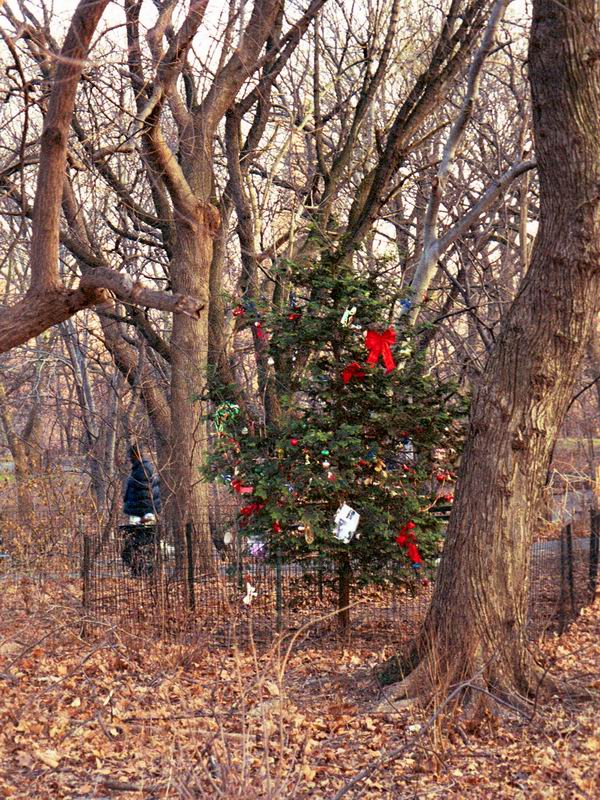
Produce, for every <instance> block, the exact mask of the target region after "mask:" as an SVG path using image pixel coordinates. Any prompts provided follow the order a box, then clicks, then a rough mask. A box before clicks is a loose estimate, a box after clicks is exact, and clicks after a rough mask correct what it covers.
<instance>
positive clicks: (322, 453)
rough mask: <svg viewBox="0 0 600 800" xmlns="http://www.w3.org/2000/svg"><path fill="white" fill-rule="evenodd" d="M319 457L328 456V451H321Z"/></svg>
mask: <svg viewBox="0 0 600 800" xmlns="http://www.w3.org/2000/svg"><path fill="white" fill-rule="evenodd" d="M321 455H322V456H328V455H329V450H327V449H325V450H321Z"/></svg>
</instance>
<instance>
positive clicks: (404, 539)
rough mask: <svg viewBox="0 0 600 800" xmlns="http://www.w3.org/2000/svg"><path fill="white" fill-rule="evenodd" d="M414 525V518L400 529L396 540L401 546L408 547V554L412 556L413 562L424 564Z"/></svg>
mask: <svg viewBox="0 0 600 800" xmlns="http://www.w3.org/2000/svg"><path fill="white" fill-rule="evenodd" d="M414 527H415V523H414V522H412V520H411V521H410V522H407V523H406V525H405V526H404V527H403V528H401V529H400V531H399V533H398V536H396V541H397V542H398V544H399V545H400V546H401V547H404V548H406V555H407V556H408V557H409V558H410V560H411V561H412V563H413V564H422V563H423V559H422V558H421V554H420V553H419V549H418V547H417V542H416V539H415V535H414V533H413V528H414Z"/></svg>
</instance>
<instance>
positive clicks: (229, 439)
mask: <svg viewBox="0 0 600 800" xmlns="http://www.w3.org/2000/svg"><path fill="white" fill-rule="evenodd" d="M290 272H291V274H292V283H293V290H292V292H291V293H290V303H289V305H288V307H287V308H286V309H284V310H283V311H281V310H280V311H278V312H270V313H265V314H264V315H261V313H260V309H257V307H256V306H254V304H252V305H250V304H247V303H246V304H244V303H241V304H240V305H239V306H238V308H237V313H238V314H241V313H244V314H247V315H248V316H249V320H248V321H249V323H250V324H253V325H255V326H260V330H261V336H263V337H264V338H265V340H267V339H268V347H269V363H270V366H271V368H272V369H273V373H274V376H273V379H274V380H275V381H276V383H277V386H278V389H279V391H280V402H281V408H282V414H281V418H280V419H279V420H277V422H276V423H273V424H271V425H268V426H266V427H265V426H258V425H252V424H251V423H249V422H248V420H246V419H244V418H243V417H242V415H241V414H239V413H237V411H238V410H237V408H236V407H235V406H233V405H232V404H231V403H225V404H222V405H221V406H220V407H219V408H218V409H217V412H216V417H215V422H216V427H217V429H218V432H219V434H220V435H219V436H218V437H217V442H216V448H215V452H214V455H213V456H212V458H211V464H210V471H211V472H212V473H213V475H217V476H218V477H219V478H220V480H223V481H225V482H226V483H228V485H229V486H230V487H231V490H232V492H235V493H237V494H239V495H241V496H242V498H243V500H245V501H246V502H245V504H244V505H242V507H241V510H240V527H241V529H242V531H243V533H244V536H245V537H247V540H248V542H249V544H250V546H251V547H252V549H253V551H254V552H256V551H258V550H263V551H264V554H265V557H267V558H268V557H270V556H273V555H274V554H275V553H276V552H278V553H279V554H282V555H283V556H284V557H300V556H306V555H308V554H311V553H312V554H318V555H320V556H322V557H325V558H326V559H328V560H329V561H331V562H333V563H334V564H335V565H336V567H337V571H338V574H339V577H340V598H339V599H340V606H342V607H343V606H344V605H347V603H348V601H349V599H350V583H351V582H353V583H354V584H356V585H366V584H377V583H381V582H383V581H384V580H385V581H390V580H391V581H394V582H397V583H411V582H413V583H414V582H415V581H416V580H419V579H423V577H424V576H425V575H426V574H427V572H428V569H429V567H430V566H431V565H432V564H433V562H434V561H435V559H436V558H437V557H438V555H439V546H438V542H439V540H440V523H439V519H438V518H437V517H436V516H435V510H436V507H437V506H438V505H439V503H440V501H445V502H446V503H447V502H448V501H450V500H451V494H450V492H451V488H449V487H450V486H451V481H452V479H453V473H452V467H453V465H454V461H455V459H456V457H457V452H458V449H459V441H460V430H461V425H460V419H461V417H462V416H463V415H464V412H465V404H464V401H463V400H462V399H461V398H460V396H459V395H458V394H457V392H456V389H455V387H454V386H452V385H450V384H448V383H442V382H439V381H436V380H435V379H434V378H433V377H432V376H431V375H429V374H428V370H427V365H426V363H425V354H424V353H423V352H419V350H418V348H417V347H416V342H415V339H414V333H413V332H412V330H411V329H410V328H409V327H408V326H407V325H406V324H405V323H404V319H405V317H403V316H402V314H401V310H402V309H403V308H404V310H406V309H407V307H408V301H406V300H402V299H401V297H399V295H398V293H397V291H396V290H395V288H394V287H393V286H392V285H390V284H389V283H386V282H385V281H383V280H381V279H378V278H376V277H373V276H371V275H369V276H367V277H361V276H357V275H356V274H353V273H352V272H350V271H339V272H337V273H336V272H333V271H332V270H331V269H330V268H328V267H327V266H326V265H324V264H320V265H318V266H316V267H311V268H306V269H299V268H298V267H295V266H294V265H288V278H289V273H290ZM394 319H396V320H397V323H396V325H395V326H394V325H393V324H392V321H393V320H394ZM265 343H266V342H265ZM442 498H443V500H442ZM357 522H358V525H356V523H357ZM354 529H355V530H354Z"/></svg>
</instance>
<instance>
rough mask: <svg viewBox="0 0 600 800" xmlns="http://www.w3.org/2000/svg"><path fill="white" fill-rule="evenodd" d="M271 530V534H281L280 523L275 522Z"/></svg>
mask: <svg viewBox="0 0 600 800" xmlns="http://www.w3.org/2000/svg"><path fill="white" fill-rule="evenodd" d="M271 528H272V530H273V533H281V531H282V530H283V528H282V527H281V523H280V522H279V521H278V520H275V522H274V523H273V524H272V525H271Z"/></svg>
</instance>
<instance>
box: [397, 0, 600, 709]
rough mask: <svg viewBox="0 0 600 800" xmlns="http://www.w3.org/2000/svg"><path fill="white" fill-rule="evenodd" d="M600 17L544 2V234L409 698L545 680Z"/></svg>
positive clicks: (536, 34) (593, 237) (591, 171)
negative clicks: (548, 598)
mask: <svg viewBox="0 0 600 800" xmlns="http://www.w3.org/2000/svg"><path fill="white" fill-rule="evenodd" d="M598 14H599V11H598V8H597V7H596V5H595V3H594V0H570V1H567V2H565V3H556V2H554V0H534V4H533V26H532V32H531V41H530V50H529V66H530V80H531V89H532V96H533V122H534V133H535V143H536V150H537V156H538V165H539V177H540V201H541V212H540V217H541V219H540V229H539V234H538V237H537V239H536V242H535V245H534V249H533V253H532V259H531V267H530V270H529V272H528V274H527V276H526V278H525V279H524V281H523V285H522V287H521V289H520V291H519V294H518V296H517V298H516V300H515V301H514V303H513V306H512V307H511V309H510V311H509V313H508V315H507V318H506V319H505V321H504V323H503V326H502V330H501V334H500V337H499V339H498V341H497V344H496V346H495V348H494V350H493V352H492V354H491V356H490V359H489V362H488V364H487V367H486V370H485V373H484V375H483V378H482V380H481V383H480V385H479V387H478V390H477V391H476V394H475V397H474V399H473V405H472V411H471V420H470V430H469V434H468V438H467V442H466V446H465V451H464V455H463V458H462V468H461V474H460V480H459V485H458V490H457V494H456V502H455V507H454V511H453V514H452V518H451V520H450V524H449V528H448V536H447V542H446V547H445V551H444V555H443V559H442V563H441V565H440V570H439V575H438V580H437V582H436V587H435V593H434V597H433V602H432V605H431V608H430V610H429V613H428V615H427V618H426V621H425V625H424V628H423V631H422V634H421V636H420V639H419V641H418V643H417V647H416V656H417V657H419V658H420V663H419V666H418V667H417V668H416V670H414V671H413V673H412V674H411V676H410V677H409V679H408V680H406V681H405V682H404V684H403V685H401V688H402V690H403V691H404V692H406V691H411V690H413V689H418V686H419V685H420V684H421V683H422V682H423V681H425V682H429V683H430V682H431V681H432V680H433V682H434V683H435V684H437V685H438V687H439V686H441V687H442V688H445V689H447V687H449V686H451V685H455V684H457V683H459V682H461V681H466V680H474V679H476V676H477V675H480V676H481V678H482V679H483V680H485V681H486V682H487V684H488V685H490V686H492V687H493V688H494V689H495V690H497V691H500V692H505V693H515V692H516V693H518V694H519V695H521V696H527V695H528V694H530V693H531V692H532V691H534V690H535V689H536V688H537V681H538V678H539V675H540V672H539V670H538V669H537V667H536V665H535V663H534V662H533V659H532V657H531V656H530V654H529V651H528V648H527V642H526V635H525V625H526V617H527V594H528V566H529V556H530V551H531V541H532V523H533V521H534V520H535V517H536V515H537V513H538V503H539V500H540V496H541V490H542V487H543V483H544V478H545V475H546V471H547V468H548V465H549V459H550V456H551V452H552V446H553V443H554V440H555V438H556V435H557V433H558V430H559V428H560V425H561V423H562V420H563V417H564V415H565V412H566V410H567V407H568V404H569V400H570V398H571V396H572V394H573V391H574V385H575V381H576V379H577V373H578V368H579V365H580V363H581V360H582V357H583V355H584V353H585V349H586V345H587V343H588V341H589V338H590V335H591V332H592V329H593V325H594V321H595V319H596V314H597V311H598V307H599V298H600V195H599V194H598V186H599V185H600V129H599V127H598V121H597V117H598V111H599V110H600V60H598V58H597V55H596V54H597V53H598V52H600V31H599V24H600V21H599V19H598ZM413 655H414V654H413ZM392 694H395V692H393V693H392Z"/></svg>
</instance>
